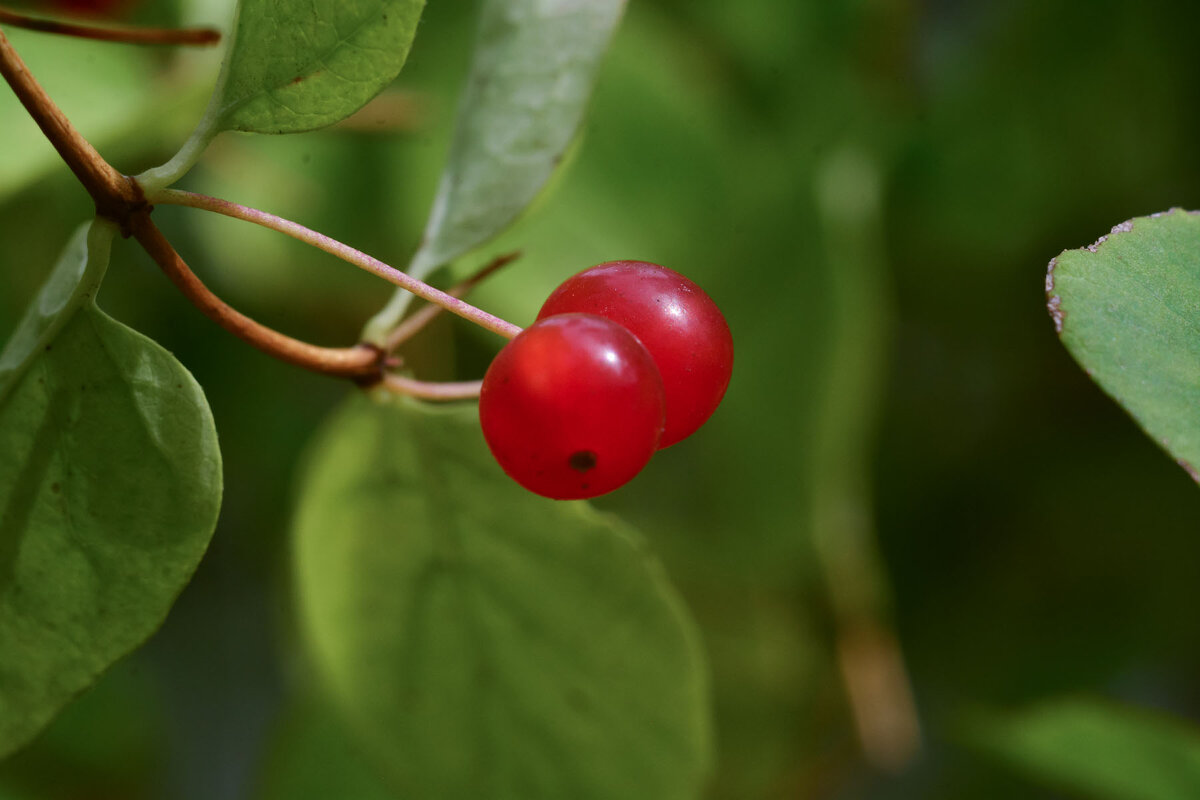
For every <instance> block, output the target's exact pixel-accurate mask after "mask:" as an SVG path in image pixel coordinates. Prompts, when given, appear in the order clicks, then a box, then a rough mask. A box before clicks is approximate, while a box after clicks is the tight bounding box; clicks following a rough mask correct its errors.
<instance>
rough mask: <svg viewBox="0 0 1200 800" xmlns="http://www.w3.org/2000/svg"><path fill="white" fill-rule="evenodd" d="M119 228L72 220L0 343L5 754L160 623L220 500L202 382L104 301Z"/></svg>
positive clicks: (0, 680)
mask: <svg viewBox="0 0 1200 800" xmlns="http://www.w3.org/2000/svg"><path fill="white" fill-rule="evenodd" d="M114 232H115V231H114V229H113V228H112V227H111V226H109V225H107V224H105V223H99V222H98V223H95V224H93V226H92V228H91V230H90V232H89V233H87V234H86V235H85V233H84V232H82V231H81V232H80V233H79V234H77V235H76V237H75V238H74V239H73V240H72V242H71V244H70V245H69V246H68V248H67V250H66V252H65V253H64V255H63V258H62V259H61V260H60V262H59V264H58V266H57V267H56V268H55V271H54V273H53V275H52V276H51V278H50V280H49V281H48V282H47V284H46V287H45V288H44V289H43V291H42V293H41V294H40V295H39V296H38V297H37V298H36V299H35V300H34V303H33V305H32V306H31V307H30V309H29V312H28V313H27V315H26V317H25V319H24V320H23V321H22V323H21V325H20V326H19V328H18V330H17V331H16V333H15V334H14V335H13V337H12V339H11V340H10V343H9V345H8V347H7V348H6V349H5V352H4V354H3V355H2V356H0V755H3V754H6V753H9V752H12V751H13V750H15V749H17V748H19V747H20V746H21V745H23V744H24V743H26V742H27V741H29V739H31V738H32V737H33V736H34V735H36V734H37V732H38V731H40V730H41V729H42V728H43V727H44V726H45V725H46V724H47V723H48V722H49V721H50V720H51V719H52V718H53V716H54V715H55V714H56V713H57V712H58V711H59V709H61V708H62V707H63V706H64V705H65V704H66V703H68V702H69V701H70V700H71V699H72V698H73V697H74V696H75V695H76V694H78V693H79V692H81V691H82V690H83V689H85V688H87V687H88V686H89V685H91V684H92V683H93V682H94V681H95V679H96V678H97V676H98V675H99V674H100V673H101V672H102V671H103V670H105V669H106V668H107V667H108V666H110V665H111V664H112V663H113V662H114V661H116V660H117V659H118V658H120V657H122V656H123V655H125V654H126V653H128V652H129V651H130V650H132V649H133V648H135V647H137V646H138V645H139V644H141V643H142V642H143V641H144V640H145V639H146V638H147V637H148V636H150V634H151V633H153V632H154V631H155V629H157V628H158V626H159V625H160V624H161V623H162V620H163V618H164V617H165V616H166V613H167V610H168V609H169V608H170V606H171V603H172V602H173V601H174V599H175V597H176V595H178V594H179V592H180V590H181V589H182V588H183V586H184V585H185V584H186V583H187V581H188V579H189V578H190V576H191V574H192V572H193V571H194V569H195V567H196V565H197V563H198V562H199V560H200V557H201V555H202V554H203V553H204V550H205V548H206V547H207V545H208V541H209V538H210V537H211V535H212V531H213V527H214V525H215V523H216V517H217V510H218V508H219V506H220V495H221V463H220V453H219V451H218V449H217V439H216V432H215V430H214V428H213V421H212V415H211V413H210V412H209V409H208V404H207V402H206V401H205V399H204V394H203V392H202V391H201V390H200V387H199V386H198V385H197V384H196V382H195V380H194V379H193V378H192V376H191V374H189V373H188V371H187V370H186V369H184V368H183V366H182V365H180V364H179V362H178V361H176V360H175V359H174V357H172V356H171V354H170V353H168V352H166V351H165V350H163V349H162V348H161V347H160V346H158V345H157V344H155V343H154V342H152V341H150V340H149V339H147V338H145V337H144V336H142V335H141V334H138V333H136V332H135V331H132V330H130V329H129V328H126V327H125V326H123V325H121V324H120V323H118V322H115V321H114V320H112V319H110V318H109V317H108V316H106V315H105V314H104V313H103V312H101V311H100V310H99V309H98V308H97V307H96V305H95V302H94V299H93V296H94V293H95V290H96V288H97V286H98V285H99V280H100V278H101V277H102V275H103V272H104V267H105V266H106V265H107V261H108V251H109V247H110V244H111V241H112V238H113V235H114Z"/></svg>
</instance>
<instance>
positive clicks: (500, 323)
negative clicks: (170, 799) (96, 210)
mask: <svg viewBox="0 0 1200 800" xmlns="http://www.w3.org/2000/svg"><path fill="white" fill-rule="evenodd" d="M150 199H151V201H152V202H155V203H168V204H173V205H180V206H190V207H191V208H199V209H203V210H205V211H212V212H215V213H217V214H224V215H225V216H227V217H233V218H234V219H240V220H244V221H246V222H253V223H254V224H256V225H261V226H263V227H264V228H270V229H271V230H273V231H278V232H279V233H284V234H287V235H288V236H291V237H292V238H293V239H297V240H299V241H301V242H304V243H305V244H308V245H312V246H313V247H316V248H318V249H320V250H324V251H325V252H326V253H329V254H330V255H334V256H337V257H338V258H340V259H342V260H343V261H347V262H349V263H351V264H353V265H354V266H356V267H359V268H360V269H363V270H366V271H367V272H370V273H371V274H373V275H377V276H379V277H380V278H383V279H384V280H385V281H388V282H389V283H393V284H395V285H396V286H399V287H400V288H402V289H406V290H407V291H410V292H412V293H413V294H415V295H416V296H417V297H420V298H422V299H424V300H428V301H429V302H431V303H436V304H438V305H439V306H441V307H443V308H445V309H446V310H447V311H450V312H452V313H454V314H458V315H459V316H460V317H462V318H464V319H467V320H470V321H471V322H474V323H475V324H476V325H479V326H480V327H482V328H487V329H488V330H489V331H492V332H493V333H497V334H499V335H500V336H503V337H505V338H506V339H511V338H513V337H514V336H516V335H517V334H518V333H520V332H521V329H520V328H519V327H517V326H516V325H513V324H512V323H511V322H507V321H505V320H502V319H500V318H499V317H497V316H494V315H492V314H489V313H487V312H486V311H484V310H482V309H479V308H476V307H475V306H473V305H471V304H470V303H465V302H463V301H462V300H459V299H458V298H457V297H454V296H452V295H450V294H448V293H447V292H443V291H441V290H440V289H435V288H433V287H432V286H430V285H429V284H427V283H425V282H423V281H419V280H417V279H416V278H413V277H412V276H410V275H408V274H407V273H404V272H401V271H400V270H398V269H396V268H395V267H393V266H390V265H388V264H385V263H383V262H382V261H380V260H379V259H377V258H374V257H372V256H369V255H367V254H366V253H364V252H362V251H361V250H355V249H354V248H353V247H350V246H349V245H345V244H342V243H341V242H339V241H337V240H336V239H332V238H330V237H328V236H326V235H325V234H323V233H317V232H316V231H314V230H311V229H310V228H306V227H304V226H303V225H300V224H299V223H296V222H292V221H291V220H288V219H283V218H282V217H277V216H275V215H274V214H269V213H267V212H266V211H260V210H258V209H257V208H248V207H246V206H243V205H239V204H238V203H233V202H230V201H228V200H221V199H219V198H216V197H209V196H208V195H203V194H196V193H194V192H184V191H180V190H178V189H163V190H160V191H158V192H155V193H154V194H153V196H152V197H151V198H150Z"/></svg>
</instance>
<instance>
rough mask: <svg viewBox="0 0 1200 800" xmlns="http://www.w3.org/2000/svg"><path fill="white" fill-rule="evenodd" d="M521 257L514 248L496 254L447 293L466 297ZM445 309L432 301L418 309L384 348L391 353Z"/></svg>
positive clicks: (398, 327) (389, 336) (399, 326)
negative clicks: (502, 253) (498, 271)
mask: <svg viewBox="0 0 1200 800" xmlns="http://www.w3.org/2000/svg"><path fill="white" fill-rule="evenodd" d="M520 257H521V251H520V250H514V251H513V252H511V253H505V254H504V255H502V256H496V257H495V258H493V259H492V260H491V261H489V262H488V263H487V264H485V265H484V266H483V267H482V268H481V269H480V270H479V271H477V272H476V273H475V274H474V275H471V276H469V277H467V278H465V279H463V280H462V281H460V282H459V283H457V284H455V285H454V286H452V287H450V288H449V289H447V290H446V294H448V295H450V296H451V297H465V296H466V295H467V294H469V293H470V291H471V290H472V289H474V288H475V287H476V286H478V285H479V284H480V283H482V282H483V281H484V280H485V279H486V278H488V276H490V275H491V274H492V273H494V272H495V271H496V270H498V269H500V268H501V267H503V266H506V265H508V264H511V263H512V262H514V261H516V260H517V259H518V258H520ZM443 311H445V309H444V308H442V307H441V306H439V305H435V304H433V303H430V304H429V305H427V306H425V307H424V308H422V309H420V310H418V311H417V312H415V313H414V314H413V315H412V316H411V317H409V318H408V319H406V320H404V321H403V322H401V323H400V324H399V325H397V326H396V327H395V328H394V329H393V330H392V332H391V333H390V334H389V335H388V339H387V344H386V346H385V347H384V350H386V351H387V352H389V353H390V352H392V351H393V350H395V349H396V348H397V347H399V346H400V345H402V344H404V343H405V342H406V341H408V340H409V339H411V338H412V337H413V336H415V335H416V334H417V333H418V332H419V331H420V330H421V329H422V328H424V327H425V326H426V325H428V324H429V322H430V321H431V320H432V319H433V318H434V317H436V316H437V315H438V314H440V313H442V312H443Z"/></svg>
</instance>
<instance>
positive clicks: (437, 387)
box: [381, 373, 483, 400]
mask: <svg viewBox="0 0 1200 800" xmlns="http://www.w3.org/2000/svg"><path fill="white" fill-rule="evenodd" d="M381 385H382V386H383V387H384V388H385V389H387V390H389V391H392V392H395V393H396V394H404V395H408V396H409V397H419V398H421V399H423V400H468V399H471V398H474V397H479V390H480V388H481V387H482V386H483V381H444V382H437V383H434V382H430V381H419V380H416V379H414V378H406V377H404V376H403V375H396V374H393V373H388V374H386V375H384V376H383V381H382V383H381Z"/></svg>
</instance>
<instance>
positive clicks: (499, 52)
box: [367, 0, 625, 340]
mask: <svg viewBox="0 0 1200 800" xmlns="http://www.w3.org/2000/svg"><path fill="white" fill-rule="evenodd" d="M624 8H625V1H624V0H590V2H586V3H584V2H579V0H485V2H484V4H483V11H482V19H481V21H480V28H479V35H478V39H477V41H476V44H475V56H474V60H473V62H472V64H471V73H470V75H469V77H468V79H467V84H466V87H465V88H464V89H463V95H462V99H461V101H460V107H459V112H458V121H457V124H456V127H455V131H454V139H453V141H452V142H451V145H450V156H449V163H447V165H446V168H445V170H444V171H443V173H442V179H441V183H440V185H439V186H438V191H437V196H436V197H435V198H434V202H433V210H432V212H431V213H430V217H429V222H428V224H427V226H426V228H425V235H424V238H423V239H422V244H421V247H420V249H418V250H417V252H416V254H415V255H414V256H413V260H412V264H411V265H410V266H409V270H408V271H409V272H410V273H411V274H412V275H414V276H416V277H418V278H423V277H425V276H426V275H427V274H429V272H431V271H432V270H434V269H436V268H437V267H439V266H441V265H443V264H445V263H447V262H449V261H452V260H453V259H455V258H458V257H459V256H462V255H464V254H466V253H467V252H468V251H470V250H472V249H474V248H476V247H478V246H479V245H481V244H483V243H484V242H486V241H487V240H488V239H491V238H492V237H493V236H495V235H496V234H498V233H500V231H502V230H504V228H505V227H507V226H508V225H509V224H510V223H511V222H512V221H513V220H515V219H516V218H517V217H518V216H519V215H520V213H521V212H522V211H523V210H524V209H525V208H526V206H528V205H529V203H530V202H531V201H532V200H533V199H534V198H535V197H536V196H537V194H538V192H539V191H541V189H542V187H543V186H544V185H545V184H546V181H547V180H549V178H550V176H551V174H552V173H553V172H554V168H555V167H556V166H558V164H559V162H560V161H561V160H562V158H563V154H564V153H565V152H566V150H567V148H568V147H569V146H570V144H571V141H572V140H573V138H574V136H575V132H576V130H578V128H579V124H580V122H581V121H582V119H583V115H584V112H585V110H586V108H587V103H588V99H589V98H590V97H591V93H592V86H593V84H594V83H595V80H596V75H597V73H598V72H599V68H600V61H601V58H602V57H603V55H604V51H605V50H606V49H607V47H608V42H609V39H611V38H612V34H613V31H614V29H615V28H616V26H617V23H618V22H619V21H620V18H621V12H622V11H623V10H624ZM409 297H410V295H409V294H408V293H407V292H397V293H396V295H395V296H394V297H393V299H392V302H391V303H390V304H389V306H388V308H386V309H384V311H383V312H381V313H380V314H379V315H378V316H377V317H376V319H375V320H373V321H372V322H371V323H369V325H368V329H367V330H368V333H367V337H368V339H372V340H373V339H376V338H379V337H381V336H383V335H385V334H386V332H387V330H388V329H389V328H390V327H392V326H394V325H395V323H396V321H398V320H399V318H400V317H401V316H402V314H403V311H404V308H405V306H406V305H407V304H408V301H409Z"/></svg>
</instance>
